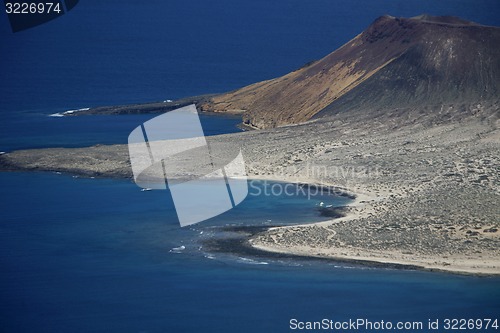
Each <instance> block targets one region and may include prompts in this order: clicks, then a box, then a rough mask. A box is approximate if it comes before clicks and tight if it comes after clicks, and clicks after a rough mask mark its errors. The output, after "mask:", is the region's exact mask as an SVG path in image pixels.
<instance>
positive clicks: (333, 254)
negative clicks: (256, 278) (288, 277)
mask: <svg viewBox="0 0 500 333" xmlns="http://www.w3.org/2000/svg"><path fill="white" fill-rule="evenodd" d="M248 179H249V180H251V179H258V180H269V181H276V182H287V183H293V184H297V185H308V186H321V187H327V188H333V189H334V190H338V189H340V190H342V191H344V193H349V195H351V196H352V199H353V202H351V203H349V204H347V205H346V207H350V208H354V207H357V208H360V207H366V206H367V205H369V204H370V202H380V201H382V200H383V199H384V198H385V197H384V196H374V195H368V194H366V193H356V192H354V191H351V190H349V189H345V188H342V187H338V186H335V185H333V184H327V183H321V182H318V181H313V182H309V183H306V182H305V181H304V180H297V179H296V180H294V181H292V180H290V179H288V180H287V179H286V177H284V178H282V179H277V178H265V179H263V178H253V177H249V178H248ZM368 210H369V209H368ZM366 214H367V212H363V210H362V209H361V210H360V211H356V212H353V211H349V212H347V214H346V215H345V216H344V217H339V218H333V219H330V220H327V221H321V222H314V223H304V224H298V225H290V226H274V227H266V228H265V230H263V231H261V232H259V233H253V234H251V235H250V236H249V237H248V238H247V239H246V245H247V246H248V247H250V248H252V249H255V250H258V251H263V252H264V253H269V254H281V255H286V256H290V257H298V258H311V259H322V260H329V261H337V262H348V263H353V264H357V265H363V266H370V267H375V268H376V267H382V268H383V267H386V268H395V269H410V270H422V271H430V272H443V273H449V274H459V275H474V276H476V275H477V276H500V268H499V267H498V264H499V260H498V259H497V260H491V259H482V260H477V258H464V257H460V256H457V257H450V256H442V257H437V256H427V257H424V256H422V255H418V254H417V255H415V254H410V253H405V252H404V251H402V252H401V253H397V252H395V251H380V252H375V251H369V250H368V249H362V248H349V247H344V248H342V247H340V248H334V249H332V248H320V247H306V246H302V247H299V246H295V247H291V248H287V247H285V246H282V245H280V244H278V243H277V242H274V244H269V243H265V244H264V243H263V242H262V241H261V242H260V243H259V240H258V236H259V234H261V233H266V232H271V231H278V232H279V231H281V230H286V229H295V230H296V229H297V228H302V227H305V228H307V227H314V226H321V227H328V226H332V225H335V224H336V223H339V222H346V221H347V222H348V221H351V220H355V219H359V218H360V217H361V216H363V215H366ZM412 256H413V258H412ZM481 261H482V262H481Z"/></svg>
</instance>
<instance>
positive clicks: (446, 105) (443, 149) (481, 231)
mask: <svg viewBox="0 0 500 333" xmlns="http://www.w3.org/2000/svg"><path fill="white" fill-rule="evenodd" d="M499 45H500V29H499V28H493V27H483V26H480V25H476V24H474V23H471V22H467V21H463V20H460V19H457V18H446V17H444V18H443V17H442V18H433V17H429V16H421V17H418V18H414V19H396V18H393V17H388V16H384V17H382V18H379V19H378V20H376V21H375V22H374V24H373V25H372V26H370V27H369V28H368V29H367V30H366V31H365V32H363V33H362V34H360V35H359V36H357V37H356V38H355V39H353V40H352V41H351V42H349V43H348V44H346V45H344V46H343V47H342V48H340V49H339V50H337V51H335V52H334V53H332V54H331V55H329V56H327V57H326V58H324V59H323V60H320V61H318V62H315V63H313V64H311V65H308V66H306V67H304V68H302V69H300V70H298V71H295V72H292V73H290V74H288V75H287V76H284V77H282V78H278V79H275V80H271V81H265V82H261V83H257V84H255V85H253V86H250V87H245V88H242V89H241V90H237V91H234V92H231V93H227V94H221V95H217V96H205V97H202V98H194V99H185V100H183V103H191V102H196V103H197V105H198V107H199V108H200V109H202V110H209V111H216V112H228V111H229V112H240V113H243V115H242V118H243V121H244V122H246V123H247V125H250V126H252V127H258V128H263V129H259V130H252V131H248V132H242V133H235V134H226V135H218V136H213V137H208V138H207V141H208V144H209V147H210V150H211V154H212V157H214V158H215V164H216V165H223V164H225V163H227V162H228V161H230V160H232V159H233V158H235V157H236V155H237V154H238V153H239V151H240V149H241V151H242V153H243V157H244V159H245V163H246V169H247V174H248V175H249V176H250V177H253V178H260V179H273V180H283V181H287V182H300V183H310V184H324V185H329V186H334V187H337V188H341V189H342V190H343V191H345V192H348V193H351V194H353V195H355V196H356V199H355V201H354V202H353V204H351V205H350V206H349V207H347V208H346V216H345V217H342V218H339V219H333V220H331V221H328V222H322V223H319V224H315V225H303V226H290V227H277V228H271V229H269V230H267V231H264V232H261V233H259V234H257V235H254V236H253V237H252V238H251V239H250V240H249V244H251V245H252V246H254V247H256V248H259V249H263V250H266V251H272V252H283V253H290V254H296V255H305V256H319V257H327V258H332V259H343V260H356V261H362V262H377V263H387V264H401V265H407V266H408V265H409V266H415V267H420V268H426V269H432V270H444V271H453V272H460V273H476V274H500V112H499V110H500V104H499V92H500V88H499V87H500V49H499ZM377 52H378V53H377ZM375 55H377V56H375ZM346 59H349V60H346ZM340 63H342V65H339V64H340ZM321 87H323V88H325V87H326V88H325V89H326V90H325V89H322V88H321ZM320 88H321V89H320ZM166 103H167V104H168V105H166V106H164V105H161V107H160V109H155V108H156V107H155V106H154V105H156V104H151V105H149V106H148V105H140V106H137V105H135V106H130V107H127V106H123V107H119V108H118V109H117V108H101V109H91V110H88V112H82V114H87V113H99V112H98V111H99V110H100V111H102V113H131V112H140V110H141V109H145V110H146V111H145V112H154V111H155V110H157V111H158V112H163V111H167V110H166V109H164V107H167V108H168V109H171V108H173V107H174V106H175V105H176V104H178V103H177V102H176V101H174V102H166ZM157 104H158V103H157ZM160 104H161V103H160ZM180 104H182V103H180ZM180 104H179V105H180ZM182 105H184V104H182ZM304 121H306V122H304ZM282 125H284V126H282ZM189 156H191V159H188V157H186V156H182V155H180V156H178V157H176V158H179V159H183V162H184V163H183V165H184V166H185V167H184V169H182V170H181V169H179V170H178V172H179V178H181V177H182V178H185V177H186V175H189V177H196V176H199V174H197V173H196V172H197V171H198V172H199V171H200V170H206V167H207V165H206V164H202V162H201V161H199V160H196V159H193V158H192V156H193V154H189ZM0 169H1V170H4V171H18V170H30V171H58V172H65V173H70V174H78V175H85V176H92V177H94V176H95V177H120V178H132V170H131V167H130V161H129V156H128V148H127V146H126V145H113V146H105V145H97V146H94V147H89V148H78V149H76V148H73V149H69V148H68V149H64V148H51V149H39V150H24V151H14V152H9V153H6V154H2V155H0Z"/></svg>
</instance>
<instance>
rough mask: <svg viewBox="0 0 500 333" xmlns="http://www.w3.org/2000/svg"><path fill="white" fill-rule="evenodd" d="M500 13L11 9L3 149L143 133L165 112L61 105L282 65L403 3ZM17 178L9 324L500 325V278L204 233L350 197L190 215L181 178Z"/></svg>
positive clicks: (298, 7)
mask: <svg viewBox="0 0 500 333" xmlns="http://www.w3.org/2000/svg"><path fill="white" fill-rule="evenodd" d="M499 8H500V2H499V1H498V0H488V1H486V0H480V1H465V0H440V1H435V0H432V1H431V0H408V1H397V0H383V1H374V0H359V1H345V0H344V1H339V0H312V1H304V0H283V1H262V0H253V1H240V0H232V1H229V0H220V1H219V0H216V1H201V0H187V1H186V0H184V1H160V0H154V1H147V2H140V1H133V0H120V1H114V0H113V1H95V0H93V1H91V0H82V1H80V3H79V4H78V6H77V7H75V8H74V9H73V10H72V11H70V12H69V13H67V14H65V15H64V16H62V17H61V18H59V19H56V20H54V21H52V22H49V23H47V24H44V25H41V26H39V27H36V28H33V29H30V30H26V31H23V32H19V33H16V34H13V33H11V32H10V28H9V25H8V22H7V19H6V17H5V14H4V13H3V12H2V13H1V14H0V68H1V79H0V151H11V150H15V149H23V148H41V147H81V146H89V145H94V144H97V143H106V144H110V143H126V141H127V137H128V134H129V132H130V131H131V130H133V129H134V128H135V127H137V126H138V125H139V124H141V123H142V122H144V121H146V120H147V119H150V118H152V117H153V115H130V116H85V117H68V118H56V117H49V116H48V115H50V114H53V113H56V112H61V111H65V110H68V109H77V108H83V107H91V106H100V105H113V104H125V103H140V102H148V101H159V100H165V99H175V98H180V97H185V96H191V95H198V94H204V93H215V92H224V91H228V90H232V89H236V88H238V87H241V86H243V85H246V84H249V83H253V82H256V81H260V80H264V79H269V78H273V77H277V76H279V75H282V74H285V73H287V72H289V71H291V70H294V69H296V68H299V67H301V66H302V65H303V64H305V63H307V62H309V61H311V60H314V59H318V58H321V57H323V56H324V55H326V54H328V53H330V52H331V51H333V50H334V49H336V48H337V47H339V46H341V45H342V44H343V43H345V42H347V41H348V40H349V39H351V38H353V37H354V36H355V35H356V34H358V33H359V32H361V31H362V30H363V29H364V28H366V27H367V26H368V25H369V24H370V23H371V22H372V21H373V20H375V19H376V18H377V17H378V16H380V15H383V14H386V13H388V14H391V15H394V16H416V15H419V14H422V13H429V14H434V15H456V16H461V17H463V18H466V19H470V20H473V21H476V22H479V23H483V24H487V25H497V26H498V25H500V12H499ZM237 123H238V119H235V118H232V117H223V118H221V117H216V118H214V117H210V116H203V118H202V124H203V127H204V130H205V132H206V134H209V135H213V134H220V133H228V132H234V131H238V129H237V128H236V127H235V125H236V124H237ZM254 185H255V186H258V187H260V188H265V186H271V185H272V184H265V183H263V182H260V183H256V184H254ZM0 186H1V191H2V192H1V200H0V212H1V215H0V216H1V219H0V267H1V268H0V332H9V333H10V332H172V333H177V332H240V333H243V332H294V331H299V330H291V329H290V327H289V321H290V319H293V318H296V319H298V320H302V321H314V320H321V319H323V318H327V319H334V320H339V321H346V320H349V319H353V320H355V319H358V318H361V319H363V318H365V319H367V320H371V321H381V320H384V321H386V322H387V321H392V322H397V321H421V322H424V324H425V325H427V321H428V320H429V319H432V320H435V319H439V320H441V323H442V321H443V320H444V319H445V318H458V319H461V318H464V319H469V318H471V319H481V318H498V319H499V320H500V318H499V314H500V279H499V278H485V277H471V276H458V275H452V274H443V273H429V272H419V271H402V270H392V269H380V268H368V267H362V266H356V265H349V264H340V263H335V262H325V261H314V260H299V259H289V258H288V259H283V258H282V259H280V258H267V257H262V256H258V257H255V256H251V255H243V254H242V255H233V254H225V253H214V252H211V251H208V250H207V249H206V246H205V243H204V241H207V240H208V241H209V240H211V239H213V238H214V237H220V236H221V235H223V234H221V231H220V230H219V229H218V226H225V225H275V224H295V223H303V222H314V221H320V220H322V219H324V218H321V217H319V215H318V211H317V207H318V205H319V203H320V202H321V201H323V202H324V203H325V204H333V205H343V204H345V203H346V201H345V199H342V198H338V197H331V196H322V197H315V198H312V199H311V200H308V198H306V197H303V196H295V197H285V196H283V195H281V196H270V197H267V196H264V195H260V196H251V197H249V198H248V199H246V200H245V201H244V202H243V203H242V204H241V205H240V206H238V207H237V208H235V209H234V210H231V211H229V212H227V213H225V214H223V215H221V216H219V217H218V218H215V219H212V220H210V221H206V222H204V223H201V224H198V225H195V226H194V227H190V228H180V227H179V225H178V222H177V219H176V215H175V211H174V208H173V205H172V201H171V198H170V196H169V193H168V192H167V191H149V192H141V191H140V189H139V188H138V187H137V186H136V185H135V184H134V183H132V182H131V181H129V180H108V179H88V178H77V177H73V176H72V175H65V174H55V173H41V172H40V173H20V172H12V173H0ZM224 235H225V234H224ZM181 246H184V247H185V248H184V249H183V250H180V251H177V250H174V249H175V248H179V247H181ZM424 327H426V326H424ZM360 331H362V330H360ZM444 331H445V330H442V329H441V330H438V331H437V332H444ZM483 331H484V330H483ZM493 331H495V330H489V332H493ZM332 332H340V331H339V330H332ZM401 332H436V331H434V330H428V329H423V330H414V331H401Z"/></svg>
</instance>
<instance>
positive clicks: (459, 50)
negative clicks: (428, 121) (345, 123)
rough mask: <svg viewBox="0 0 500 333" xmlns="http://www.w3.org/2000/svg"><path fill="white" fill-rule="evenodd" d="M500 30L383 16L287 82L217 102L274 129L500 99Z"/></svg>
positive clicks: (213, 107)
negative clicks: (355, 114) (356, 114)
mask: <svg viewBox="0 0 500 333" xmlns="http://www.w3.org/2000/svg"><path fill="white" fill-rule="evenodd" d="M499 45H500V29H499V28H495V27H486V26H481V25H478V24H475V23H472V22H468V21H465V20H462V19H459V18H454V17H432V16H428V15H422V16H419V17H415V18H411V19H405V18H394V17H391V16H383V17H380V18H378V19H377V20H375V22H374V23H373V24H372V25H371V26H370V27H368V29H366V30H365V31H364V32H363V33H361V34H359V35H358V36H356V37H355V38H354V39H352V40H351V41H349V42H348V43H347V44H345V45H344V46H342V47H341V48H339V49H338V50H336V51H335V52H333V53H331V54H329V55H327V56H326V57H324V58H323V59H321V60H319V61H317V62H314V63H312V64H310V65H308V66H306V67H303V68H301V69H299V70H297V71H294V72H292V73H289V74H287V75H285V76H282V77H279V78H276V79H272V80H268V81H263V82H259V83H256V84H253V85H250V86H247V87H244V88H241V89H238V90H236V91H233V92H229V93H227V94H222V95H218V96H215V97H212V98H211V99H210V100H209V101H208V102H205V103H203V104H202V105H201V109H202V110H205V111H215V112H242V113H243V120H244V122H245V123H246V124H248V125H250V126H254V127H258V128H271V127H277V126H280V125H286V124H294V123H299V122H303V121H306V120H309V119H311V118H312V117H325V116H332V115H335V114H337V113H340V112H344V111H351V110H357V111H360V110H364V111H370V112H377V110H378V112H380V111H381V110H384V109H397V108H412V107H419V108H420V107H422V106H439V105H449V104H460V103H465V104H473V103H476V102H481V101H491V100H495V99H498V96H499V95H500V46H499Z"/></svg>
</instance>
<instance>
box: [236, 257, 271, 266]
mask: <svg viewBox="0 0 500 333" xmlns="http://www.w3.org/2000/svg"><path fill="white" fill-rule="evenodd" d="M238 262H239V263H243V264H249V265H269V263H268V262H265V261H256V260H253V259H249V258H243V257H238Z"/></svg>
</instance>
